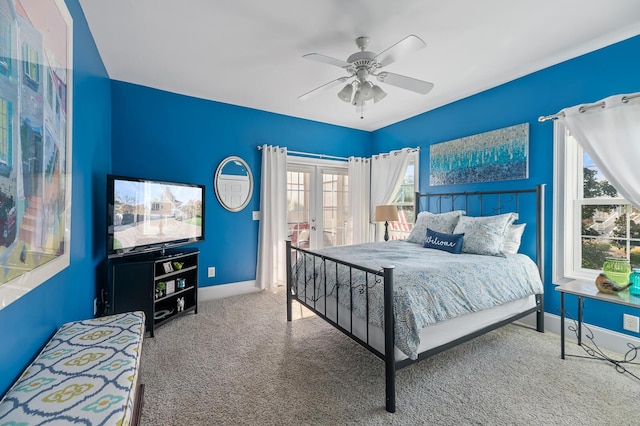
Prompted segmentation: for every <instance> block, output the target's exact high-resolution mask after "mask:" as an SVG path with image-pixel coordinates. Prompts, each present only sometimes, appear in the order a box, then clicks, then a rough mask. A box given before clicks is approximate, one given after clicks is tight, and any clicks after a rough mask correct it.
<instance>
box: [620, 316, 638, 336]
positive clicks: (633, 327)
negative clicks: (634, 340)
mask: <svg viewBox="0 0 640 426" xmlns="http://www.w3.org/2000/svg"><path fill="white" fill-rule="evenodd" d="M622 328H624V329H625V330H627V331H633V332H634V333H638V332H640V323H639V321H638V317H636V316H633V315H627V314H623V315H622Z"/></svg>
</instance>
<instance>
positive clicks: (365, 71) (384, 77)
mask: <svg viewBox="0 0 640 426" xmlns="http://www.w3.org/2000/svg"><path fill="white" fill-rule="evenodd" d="M369 41H370V40H369V37H366V36H362V37H358V38H357V39H356V45H357V46H358V48H359V49H360V51H359V52H356V53H354V54H353V55H351V56H349V57H348V58H347V60H346V61H343V60H340V59H336V58H332V57H330V56H326V55H322V54H320V53H309V54H307V55H304V56H303V58H305V59H311V60H313V61H318V62H323V63H325V64H329V65H334V66H337V67H340V68H343V69H344V70H345V71H346V72H347V73H348V74H349V75H347V76H344V77H340V78H337V79H335V80H333V81H330V82H328V83H326V84H323V85H322V86H320V87H317V88H315V89H313V90H311V91H310V92H307V93H305V94H303V95H300V96H298V99H300V100H305V99H308V98H309V97H311V96H312V95H314V94H316V93H318V92H320V91H323V90H326V89H329V88H331V87H334V86H337V85H339V84H342V83H345V82H348V83H347V84H346V85H345V86H344V87H343V88H342V90H340V91H339V92H338V98H340V99H341V100H342V101H344V102H348V103H351V104H352V105H355V107H356V111H357V112H360V118H364V115H363V111H364V105H365V102H367V101H370V100H373V102H374V103H377V102H379V101H381V100H382V99H383V98H384V97H385V96H387V94H386V92H385V91H384V90H382V88H380V86H378V85H376V84H374V83H372V82H371V81H369V77H375V78H376V79H377V80H378V81H379V82H381V83H386V84H389V85H391V86H396V87H400V88H402V89H405V90H410V91H412V92H416V93H420V94H422V95H426V94H427V93H429V92H430V91H431V89H433V83H429V82H428V81H422V80H418V79H416V78H412V77H407V76H404V75H400V74H394V73H392V72H388V71H381V69H382V68H383V67H385V66H387V65H389V64H391V63H393V62H395V61H397V60H398V59H400V58H401V57H403V56H404V55H406V54H407V53H410V52H413V51H416V50H419V49H422V48H423V47H425V46H426V43H425V42H424V41H422V39H421V38H420V37H417V36H415V35H409V36H407V37H405V38H404V39H402V40H400V41H399V42H397V43H396V44H394V45H393V46H391V47H389V48H388V49H386V50H384V51H382V52H381V53H379V54H375V53H374V52H370V51H368V50H367V46H369ZM351 79H352V80H351ZM349 80H351V81H349Z"/></svg>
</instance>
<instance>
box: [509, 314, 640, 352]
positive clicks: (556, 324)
mask: <svg viewBox="0 0 640 426" xmlns="http://www.w3.org/2000/svg"><path fill="white" fill-rule="evenodd" d="M520 322H522V323H524V324H527V325H529V326H532V327H535V325H536V316H535V314H531V315H528V316H526V317H524V318H522V319H521V320H520ZM572 325H574V322H573V320H571V319H568V318H565V322H564V328H565V330H564V332H565V339H566V341H567V342H576V341H577V340H578V339H577V338H576V335H575V332H573V331H571V330H569V326H572ZM584 326H587V327H589V329H590V330H591V331H592V332H593V340H594V341H595V342H596V344H597V345H598V347H600V348H602V349H608V350H610V351H614V352H618V353H621V354H624V353H626V352H627V351H628V350H629V346H628V344H629V343H631V344H632V345H634V346H636V347H639V346H640V339H639V338H637V337H634V336H629V335H628V334H624V333H618V332H616V331H611V330H608V329H606V328H602V327H598V326H596V325H591V324H586V323H584V324H583V327H584ZM544 329H545V331H547V332H551V333H556V334H558V353H560V316H559V315H554V314H549V313H546V312H545V314H544ZM584 336H585V331H584V329H583V331H582V338H583V339H584ZM583 341H585V340H583Z"/></svg>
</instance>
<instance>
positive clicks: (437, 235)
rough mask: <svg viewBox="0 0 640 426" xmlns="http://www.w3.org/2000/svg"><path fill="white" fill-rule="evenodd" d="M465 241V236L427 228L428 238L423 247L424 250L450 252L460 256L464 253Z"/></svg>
mask: <svg viewBox="0 0 640 426" xmlns="http://www.w3.org/2000/svg"><path fill="white" fill-rule="evenodd" d="M463 241H464V234H447V233H444V232H437V231H434V230H432V229H431V228H427V236H426V238H425V239H424V244H423V245H422V246H423V247H424V248H432V249H437V250H444V251H448V252H449V253H453V254H460V252H461V251H462V243H463Z"/></svg>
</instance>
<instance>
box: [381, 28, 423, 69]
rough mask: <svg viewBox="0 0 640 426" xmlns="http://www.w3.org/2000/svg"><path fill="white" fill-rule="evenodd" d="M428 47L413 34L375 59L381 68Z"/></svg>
mask: <svg viewBox="0 0 640 426" xmlns="http://www.w3.org/2000/svg"><path fill="white" fill-rule="evenodd" d="M426 45H427V44H426V43H425V42H424V41H423V40H422V39H421V38H420V37H418V36H415V35H413V34H412V35H409V36H407V37H405V38H403V39H402V40H400V41H399V42H397V43H396V44H394V45H393V46H391V47H389V48H388V49H387V50H385V51H383V52H380V53H378V55H377V56H376V57H375V58H374V59H375V61H376V62H378V63H379V64H380V66H381V67H384V66H385V65H389V64H390V63H392V62H395V61H397V60H398V59H400V58H402V57H403V56H405V55H406V54H407V53H410V52H413V51H416V50H419V49H422V48H423V47H425V46H426Z"/></svg>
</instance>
